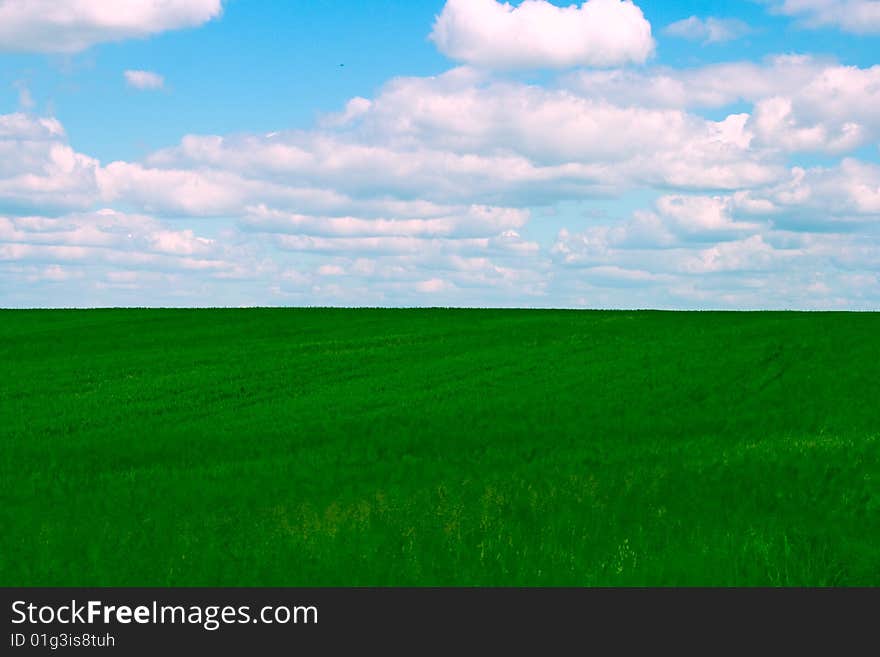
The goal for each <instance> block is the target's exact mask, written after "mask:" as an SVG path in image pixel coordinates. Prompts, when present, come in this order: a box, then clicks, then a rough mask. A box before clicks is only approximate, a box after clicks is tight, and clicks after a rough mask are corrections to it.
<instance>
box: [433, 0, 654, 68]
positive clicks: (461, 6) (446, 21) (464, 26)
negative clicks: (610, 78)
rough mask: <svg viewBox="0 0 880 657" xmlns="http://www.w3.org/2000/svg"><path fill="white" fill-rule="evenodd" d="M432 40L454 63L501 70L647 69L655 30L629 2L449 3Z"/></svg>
mask: <svg viewBox="0 0 880 657" xmlns="http://www.w3.org/2000/svg"><path fill="white" fill-rule="evenodd" d="M430 38H431V40H432V41H433V42H434V43H435V44H436V45H437V47H438V49H439V50H440V52H442V53H443V54H445V55H447V56H448V57H450V58H452V59H454V60H457V61H460V62H466V63H468V64H473V65H475V66H481V67H487V68H491V69H502V70H510V69H538V68H567V67H572V66H620V65H623V64H627V63H631V62H634V63H643V62H645V61H646V60H647V59H648V57H649V56H650V55H651V54H652V52H653V50H654V40H653V38H652V37H651V25H650V23H649V22H648V21H647V20H645V17H644V15H643V14H642V11H641V9H639V8H638V7H637V6H636V5H635V4H633V3H632V2H631V1H630V0H587V1H586V2H584V3H582V4H581V5H580V6H576V5H572V6H570V7H557V6H555V5H553V4H551V3H550V2H547V1H546V0H524V1H523V2H522V3H520V4H519V5H516V6H513V5H511V4H509V3H506V2H505V3H501V2H497V1H496V0H447V2H446V4H445V6H444V7H443V10H442V11H441V13H440V15H439V16H438V17H437V20H436V22H435V23H434V29H433V31H432V32H431V37H430Z"/></svg>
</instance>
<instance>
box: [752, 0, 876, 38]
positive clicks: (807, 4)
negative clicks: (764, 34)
mask: <svg viewBox="0 0 880 657" xmlns="http://www.w3.org/2000/svg"><path fill="white" fill-rule="evenodd" d="M764 2H765V3H767V4H769V5H770V7H771V10H772V11H773V12H775V13H778V14H782V15H785V16H793V17H795V18H798V19H800V22H801V24H803V25H804V26H806V27H811V28H817V27H829V26H831V27H837V28H840V29H841V30H844V31H846V32H852V33H854V34H878V33H880V1H878V0H764Z"/></svg>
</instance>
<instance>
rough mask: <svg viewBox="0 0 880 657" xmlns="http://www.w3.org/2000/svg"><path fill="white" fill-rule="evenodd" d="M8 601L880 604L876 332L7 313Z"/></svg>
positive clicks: (401, 315)
mask: <svg viewBox="0 0 880 657" xmlns="http://www.w3.org/2000/svg"><path fill="white" fill-rule="evenodd" d="M0 368H2V376H0V500H2V501H0V527H2V528H3V531H2V533H0V585H89V586H97V585H149V586H164V585H209V586H215V585H254V586H259V585H280V586H286V585H293V586H296V585H577V586H580V585H683V584H690V585H709V584H713V585H880V548H878V546H880V442H878V437H880V315H878V314H796V313H757V314H746V313H742V314H739V313H687V314H685V313H655V312H648V313H635V312H565V311H500V310H497V311H496V310H487V311H478V310H296V309H290V310H280V309H279V310H216V311H215V310H107V311H2V312H0Z"/></svg>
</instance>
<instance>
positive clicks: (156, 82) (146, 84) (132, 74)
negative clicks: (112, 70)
mask: <svg viewBox="0 0 880 657" xmlns="http://www.w3.org/2000/svg"><path fill="white" fill-rule="evenodd" d="M124 75H125V82H126V84H128V86H129V87H133V88H134V89H142V90H155V89H161V88H163V87H164V86H165V78H164V77H162V76H161V75H159V74H158V73H153V72H152V71H125V74H124Z"/></svg>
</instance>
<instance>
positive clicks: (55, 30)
mask: <svg viewBox="0 0 880 657" xmlns="http://www.w3.org/2000/svg"><path fill="white" fill-rule="evenodd" d="M221 2H222V0H112V1H108V0H0V51H4V50H5V51H12V52H47V53H72V52H78V51H81V50H85V49H86V48H88V47H90V46H93V45H95V44H97V43H104V42H109V41H120V40H123V39H131V38H143V37H147V36H150V35H153V34H158V33H159V32H165V31H167V30H175V29H180V28H185V27H196V26H198V25H201V24H203V23H205V22H207V21H209V20H211V19H213V18H216V17H218V16H219V15H220V13H221V11H222V4H221Z"/></svg>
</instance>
